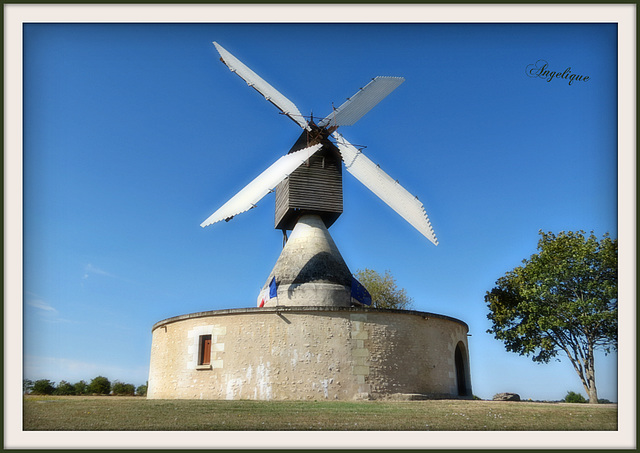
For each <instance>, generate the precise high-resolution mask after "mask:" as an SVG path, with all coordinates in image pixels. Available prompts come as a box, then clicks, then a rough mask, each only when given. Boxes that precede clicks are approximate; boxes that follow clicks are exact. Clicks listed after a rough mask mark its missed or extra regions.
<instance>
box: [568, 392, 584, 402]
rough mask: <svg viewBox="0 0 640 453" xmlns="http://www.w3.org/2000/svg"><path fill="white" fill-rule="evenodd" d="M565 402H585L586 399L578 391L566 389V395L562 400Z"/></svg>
mask: <svg viewBox="0 0 640 453" xmlns="http://www.w3.org/2000/svg"><path fill="white" fill-rule="evenodd" d="M563 401H564V402H565V403H586V402H587V400H586V399H584V396H582V395H581V394H580V393H577V392H572V391H568V392H567V396H565V397H564V400H563Z"/></svg>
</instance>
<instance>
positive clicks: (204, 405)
mask: <svg viewBox="0 0 640 453" xmlns="http://www.w3.org/2000/svg"><path fill="white" fill-rule="evenodd" d="M617 416H618V407H617V405H615V404H606V405H604V404H602V405H589V404H557V403H532V402H497V401H458V400H437V401H434V400H432V401H406V402H381V401H362V402H343V401H340V402H338V401H334V402H324V401H317V402H316V401H202V400H147V399H145V398H140V397H115V396H102V397H99V396H94V397H79V396H76V397H65V396H25V398H24V424H23V429H24V430H25V431H38V430H43V431H51V430H69V431H91V430H116V431H145V430H153V431H205V430H212V431H215V430H221V431H236V430H251V431H254V430H276V431H289V430H304V431H308V430H329V431H360V430H373V431H387V430H402V431H428V430H431V431H493V430H499V431H503V430H510V431H514V430H515V431H518V430H520V431H530V430H545V431H563V430H570V431H582V430H597V431H604V430H616V429H617V426H618V420H617V418H618V417H617Z"/></svg>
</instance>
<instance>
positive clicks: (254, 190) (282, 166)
mask: <svg viewBox="0 0 640 453" xmlns="http://www.w3.org/2000/svg"><path fill="white" fill-rule="evenodd" d="M321 147H322V145H321V144H317V145H313V146H310V147H308V148H304V149H301V150H299V151H296V152H294V153H291V154H285V155H284V156H282V157H281V158H280V159H278V160H277V161H275V162H274V163H273V164H271V166H270V167H269V168H267V169H266V170H265V171H263V172H262V173H260V175H258V177H257V178H256V179H254V180H253V181H251V182H250V183H249V184H247V185H246V186H245V187H244V188H243V189H242V190H241V191H240V192H238V193H237V194H236V195H234V196H233V197H232V198H231V199H230V200H229V201H227V202H226V203H225V204H223V205H222V206H221V207H220V209H218V210H217V211H216V212H214V213H213V214H211V216H209V218H208V219H207V220H205V221H204V222H202V223H201V224H200V226H201V227H203V228H204V227H206V226H207V225H211V224H213V223H216V222H219V221H221V220H231V218H232V217H234V216H236V215H238V214H241V213H243V212H245V211H248V210H249V209H251V208H255V207H256V204H257V203H258V201H260V200H261V199H262V197H264V196H265V195H266V194H268V193H270V192H272V191H273V190H274V189H275V187H276V186H277V185H278V184H279V183H280V182H281V181H282V180H283V179H285V178H286V177H287V176H289V175H290V174H291V173H292V172H293V171H294V170H295V169H296V168H298V167H299V166H300V165H302V164H303V163H304V162H305V161H306V160H307V159H309V157H310V156H311V155H312V154H313V153H315V152H316V151H318V150H319V149H320V148H321Z"/></svg>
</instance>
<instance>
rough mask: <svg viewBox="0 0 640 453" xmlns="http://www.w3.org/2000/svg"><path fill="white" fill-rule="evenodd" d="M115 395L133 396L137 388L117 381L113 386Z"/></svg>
mask: <svg viewBox="0 0 640 453" xmlns="http://www.w3.org/2000/svg"><path fill="white" fill-rule="evenodd" d="M111 390H112V391H113V394H114V395H119V396H125V395H126V396H133V395H134V394H135V393H136V387H135V386H134V385H133V384H125V383H124V382H120V381H115V382H114V383H113V385H112V386H111Z"/></svg>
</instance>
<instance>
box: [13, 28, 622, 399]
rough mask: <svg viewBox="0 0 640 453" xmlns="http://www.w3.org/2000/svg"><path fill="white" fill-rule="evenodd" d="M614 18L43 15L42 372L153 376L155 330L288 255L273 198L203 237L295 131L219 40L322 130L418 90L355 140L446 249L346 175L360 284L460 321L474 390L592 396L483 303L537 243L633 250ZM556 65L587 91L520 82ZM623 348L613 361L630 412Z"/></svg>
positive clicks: (28, 113)
mask: <svg viewBox="0 0 640 453" xmlns="http://www.w3.org/2000/svg"><path fill="white" fill-rule="evenodd" d="M616 32H617V29H616V25H615V24H588V25H578V24H573V25H570V24H557V25H551V24H546V25H545V24H540V25H532V24H531V25H530V24H519V25H486V24H476V25H473V24H470V25H449V24H441V25H434V24H431V25H429V24H423V25H417V24H416V25H409V24H401V25H368V24H359V25H358V24H345V25H329V24H327V25H320V24H309V25H273V24H264V25H242V24H228V25H217V24H183V25H177V24H176V25H159V24H154V25H151V24H149V25H143V24H126V25H125V24H118V25H115V24H112V25H98V24H28V25H26V26H25V28H24V332H25V333H24V372H25V377H26V378H30V379H40V378H47V379H51V380H54V381H56V382H58V381H60V380H61V379H65V380H68V381H72V382H75V381H78V380H80V379H84V380H87V381H88V380H90V379H92V378H93V377H95V376H97V375H104V376H107V377H108V378H109V379H111V380H112V381H113V380H116V379H117V380H121V381H125V382H131V383H134V384H135V385H140V384H143V383H145V381H146V380H147V375H148V364H149V355H150V347H151V326H152V325H153V324H154V323H155V322H157V321H160V320H162V319H165V318H168V317H172V316H176V315H181V314H186V313H193V312H199V311H206V310H216V309H224V308H238V307H253V306H255V303H256V297H257V294H258V292H259V290H260V288H261V286H262V285H263V284H264V282H265V280H266V278H267V276H268V274H269V272H270V271H271V268H272V267H273V265H274V263H275V261H276V259H277V257H278V254H279V252H280V250H281V247H282V237H281V233H280V231H278V230H275V229H274V228H273V216H274V199H273V195H270V196H267V197H265V198H264V199H263V200H262V201H261V202H260V203H259V204H258V207H257V208H256V209H253V210H251V211H249V212H247V213H245V214H242V215H240V216H238V217H236V218H234V219H233V220H232V221H231V222H229V223H224V222H223V223H219V224H215V225H213V226H210V227H207V228H205V229H202V228H200V226H199V225H200V223H201V222H202V221H203V220H205V219H206V218H207V217H208V216H209V215H210V214H211V213H212V212H213V211H215V210H216V209H217V208H218V207H219V206H220V205H222V204H223V203H224V202H225V201H227V200H228V199H229V198H230V197H231V196H232V195H234V194H235V193H236V192H237V191H238V190H239V189H240V188H242V187H243V186H244V185H245V184H246V183H248V182H249V181H250V180H252V179H253V178H254V177H255V176H257V175H258V174H259V173H260V172H261V171H262V170H264V169H265V168H266V167H267V166H269V165H270V164H271V163H272V162H274V161H275V160H276V159H277V158H278V157H280V156H281V155H283V154H284V153H286V152H287V151H288V150H289V148H290V147H291V145H292V143H293V142H294V141H295V139H296V138H297V137H298V135H299V134H300V129H299V128H298V126H297V125H296V124H294V123H293V122H292V121H291V120H290V119H288V118H286V117H284V116H282V115H280V114H279V113H278V111H277V110H276V109H275V107H273V106H272V105H271V104H269V103H268V102H266V101H265V100H264V99H263V98H262V97H261V96H260V95H259V94H258V93H256V92H255V91H253V90H252V89H250V88H248V87H247V85H246V84H245V83H244V82H243V81H242V80H241V79H240V78H239V77H237V76H235V75H234V74H232V73H231V72H230V71H229V70H228V69H227V68H226V66H224V65H223V64H222V63H221V62H220V61H219V60H218V54H217V53H216V51H215V48H214V46H213V45H212V41H214V40H215V41H217V42H219V43H220V44H221V45H222V46H224V47H225V48H227V49H228V50H229V51H230V52H231V53H233V54H234V55H235V56H236V57H238V58H239V59H240V60H242V61H243V62H244V63H245V64H247V65H248V66H249V67H250V68H252V69H253V70H254V71H255V72H257V73H258V74H260V75H261V76H262V77H263V78H265V79H266V80H267V81H268V82H270V83H271V84H272V85H273V86H275V87H276V88H277V89H279V90H280V91H281V92H282V93H283V94H285V96H287V97H288V98H289V99H291V100H292V101H293V102H294V103H295V104H296V105H297V106H298V107H299V108H300V110H301V111H302V112H303V113H305V114H309V113H311V112H313V114H314V115H317V116H319V117H323V116H325V115H326V114H328V113H329V111H330V109H331V105H332V103H334V104H335V105H336V106H338V105H340V104H341V103H342V102H343V101H344V100H345V99H346V98H347V97H349V96H351V95H352V94H354V93H355V91H356V90H357V89H358V88H360V87H362V86H364V84H366V83H367V82H368V81H369V80H370V79H371V78H372V77H375V76H377V75H384V76H402V77H405V78H406V81H405V82H404V84H402V85H401V86H400V87H399V88H398V89H397V90H396V91H394V92H393V93H392V94H391V95H390V96H389V97H388V98H386V99H385V100H383V101H382V102H381V103H380V104H379V105H378V106H377V107H376V108H374V109H373V110H372V111H371V112H369V113H368V114H367V115H366V116H365V117H364V118H362V119H361V120H360V121H359V122H358V123H357V124H355V125H354V126H351V127H343V128H341V129H340V132H341V133H342V134H343V135H344V136H345V138H347V139H348V140H349V141H350V142H351V143H354V144H359V145H365V146H366V149H365V153H366V154H367V155H368V157H369V158H370V159H372V160H373V161H375V162H376V163H379V164H380V165H381V167H382V168H383V169H384V170H385V171H386V172H387V173H388V174H389V175H391V176H392V177H394V178H397V179H398V180H399V181H400V183H401V184H403V185H404V187H406V188H407V189H408V190H409V191H410V192H412V193H414V194H416V195H418V196H419V198H420V199H421V200H422V201H423V202H424V204H425V206H426V209H427V212H428V214H429V217H430V219H431V222H432V225H433V227H434V230H435V232H436V234H437V236H438V239H439V241H440V245H438V246H437V247H436V246H434V245H433V244H431V243H430V242H429V241H428V240H427V239H425V238H424V237H423V236H421V235H420V234H419V233H418V232H417V231H415V230H414V229H413V228H412V227H411V226H410V225H409V224H407V223H406V222H405V221H404V220H403V219H402V218H400V217H399V216H398V215H396V214H395V213H394V212H393V211H392V210H391V209H390V208H388V207H387V206H386V205H384V204H383V203H382V202H381V201H380V200H378V199H377V198H376V197H375V196H374V195H373V194H372V193H370V192H369V191H368V190H367V189H366V188H365V187H364V186H362V185H361V184H360V183H359V182H358V181H357V180H355V179H354V178H353V177H351V175H349V174H348V173H347V172H344V214H343V215H342V216H341V217H340V219H339V220H338V221H337V222H336V224H335V225H334V226H332V227H331V229H330V233H331V234H332V237H333V238H334V240H335V241H336V243H337V245H338V247H339V249H340V251H341V253H342V255H343V257H344V258H345V260H346V262H347V264H348V265H349V267H350V269H351V270H352V271H354V272H355V271H356V270H357V269H362V268H365V267H368V268H372V269H375V270H378V271H380V272H383V271H384V270H387V269H388V270H390V271H391V273H392V274H393V275H394V276H395V277H396V280H397V283H398V285H399V286H401V287H403V288H405V289H406V290H407V292H408V294H409V295H411V296H412V297H413V298H414V308H415V309H416V310H421V311H429V312H434V313H440V314H444V315H448V316H453V317H455V318H458V319H461V320H463V321H465V322H466V323H467V324H468V325H469V328H470V332H469V333H470V334H471V335H472V336H471V337H469V348H470V362H471V363H470V365H471V377H472V383H473V393H474V394H475V395H478V396H479V397H481V398H491V397H492V396H493V394H495V393H498V392H505V391H508V392H516V393H519V394H520V395H521V397H523V398H531V399H534V400H536V399H561V398H563V397H564V396H565V394H566V392H567V391H568V390H573V391H577V392H580V393H583V394H584V390H583V388H582V385H581V383H580V381H579V379H578V377H577V375H576V373H575V372H574V370H573V368H572V366H571V364H570V363H569V362H568V360H566V359H563V360H562V361H561V362H552V363H550V364H547V365H538V364H534V363H533V362H532V361H531V360H530V359H529V358H527V357H521V356H518V355H516V354H513V353H508V352H506V351H505V350H504V346H503V345H502V343H500V342H498V341H497V340H494V339H493V338H492V337H491V336H490V335H489V334H487V333H485V331H486V330H487V329H488V328H489V327H490V324H489V321H488V320H487V317H486V316H487V313H488V311H487V307H486V304H485V302H484V295H485V292H486V291H488V290H490V289H491V288H492V287H493V285H494V283H495V281H496V279H498V278H499V277H500V276H502V275H503V274H504V273H505V272H506V271H508V270H510V269H512V268H513V267H514V266H517V265H518V264H520V262H521V260H522V259H524V258H528V257H529V256H530V255H531V254H532V253H535V251H536V244H537V240H538V230H540V229H542V230H545V231H551V232H554V233H557V232H560V231H563V230H574V231H575V230H579V229H582V230H586V231H590V230H594V231H595V233H596V234H597V235H598V236H601V235H602V234H603V233H605V232H609V233H610V234H611V235H612V236H613V237H617V228H618V224H617V208H616V205H617V174H616V166H617V136H616V127H617V116H616V108H617V103H616V90H617V70H616V65H617V57H616V52H617V42H616ZM538 60H545V61H546V62H548V67H549V68H550V69H551V70H553V71H560V72H563V71H564V70H565V69H566V68H568V67H570V68H571V71H572V73H576V74H579V75H584V76H589V80H588V81H587V82H573V83H572V84H571V85H569V84H568V81H567V80H563V79H554V80H552V81H550V82H547V81H546V80H543V79H540V78H532V77H529V76H528V75H527V74H526V68H527V66H528V65H531V64H536V62H537V61H538ZM616 367H617V356H616V355H615V354H613V355H610V356H607V357H605V356H604V355H602V354H599V355H597V358H596V379H597V386H598V390H599V396H600V397H601V398H607V399H610V400H612V401H614V400H617V398H618V393H617V383H616V379H617V371H616Z"/></svg>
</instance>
